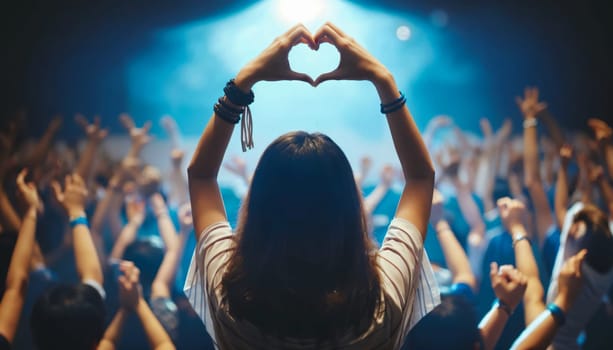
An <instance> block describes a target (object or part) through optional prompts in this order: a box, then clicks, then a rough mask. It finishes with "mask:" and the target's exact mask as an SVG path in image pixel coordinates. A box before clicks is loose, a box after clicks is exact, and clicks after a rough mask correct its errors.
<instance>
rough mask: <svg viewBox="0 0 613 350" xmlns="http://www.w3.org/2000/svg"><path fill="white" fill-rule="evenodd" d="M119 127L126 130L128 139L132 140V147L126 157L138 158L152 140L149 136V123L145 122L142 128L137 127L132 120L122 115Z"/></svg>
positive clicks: (124, 114)
mask: <svg viewBox="0 0 613 350" xmlns="http://www.w3.org/2000/svg"><path fill="white" fill-rule="evenodd" d="M119 121H120V122H121V125H123V127H124V128H125V129H126V130H128V132H129V134H130V139H131V140H132V146H131V148H130V151H129V152H128V155H127V156H128V157H137V158H138V157H139V156H140V152H141V151H142V149H143V147H145V145H147V144H148V143H149V142H151V140H152V136H151V135H150V134H149V131H150V130H151V125H152V124H151V121H147V122H145V124H143V126H142V127H140V128H139V127H137V126H136V124H135V123H134V120H133V119H132V117H130V115H128V114H126V113H123V114H121V115H120V116H119Z"/></svg>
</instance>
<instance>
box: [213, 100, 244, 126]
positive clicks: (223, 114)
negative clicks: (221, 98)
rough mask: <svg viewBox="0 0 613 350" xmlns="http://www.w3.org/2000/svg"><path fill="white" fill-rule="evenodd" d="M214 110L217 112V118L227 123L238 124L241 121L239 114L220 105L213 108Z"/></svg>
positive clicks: (217, 104)
mask: <svg viewBox="0 0 613 350" xmlns="http://www.w3.org/2000/svg"><path fill="white" fill-rule="evenodd" d="M213 110H214V111H215V115H216V116H218V117H219V118H221V120H223V121H225V122H227V123H230V124H236V123H238V122H239V121H240V120H241V117H240V115H239V114H236V113H233V112H232V111H230V110H228V109H226V108H225V107H224V106H223V105H221V104H220V103H216V104H215V106H213Z"/></svg>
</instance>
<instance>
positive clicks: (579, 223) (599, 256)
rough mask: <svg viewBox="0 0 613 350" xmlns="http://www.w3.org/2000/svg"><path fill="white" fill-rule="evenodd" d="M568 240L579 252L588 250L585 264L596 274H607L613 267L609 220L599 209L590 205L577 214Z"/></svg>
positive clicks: (611, 236)
mask: <svg viewBox="0 0 613 350" xmlns="http://www.w3.org/2000/svg"><path fill="white" fill-rule="evenodd" d="M567 240H568V242H567V244H571V245H573V246H575V247H576V248H577V250H581V249H587V255H586V256H585V262H586V263H587V264H588V265H589V266H590V267H591V268H593V269H594V270H595V271H596V272H598V273H601V274H602V273H607V272H609V271H610V270H611V267H613V235H611V229H610V226H609V218H608V217H607V216H606V215H605V214H604V213H603V212H602V211H601V210H600V209H598V207H596V206H594V205H589V204H588V205H586V206H585V207H584V208H583V209H581V210H580V211H579V212H578V213H577V214H575V216H574V218H573V221H572V224H571V226H570V228H569V230H568V238H567Z"/></svg>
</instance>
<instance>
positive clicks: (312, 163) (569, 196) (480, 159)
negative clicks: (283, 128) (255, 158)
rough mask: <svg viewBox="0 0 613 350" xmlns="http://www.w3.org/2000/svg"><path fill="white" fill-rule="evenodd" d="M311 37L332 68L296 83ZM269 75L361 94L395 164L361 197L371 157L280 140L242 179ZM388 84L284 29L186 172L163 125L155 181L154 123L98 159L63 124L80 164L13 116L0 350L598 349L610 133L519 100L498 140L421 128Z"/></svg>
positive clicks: (5, 157) (603, 336) (97, 144)
mask: <svg viewBox="0 0 613 350" xmlns="http://www.w3.org/2000/svg"><path fill="white" fill-rule="evenodd" d="M323 43H327V44H331V45H334V46H336V47H337V49H338V50H339V53H340V56H341V61H340V64H339V67H338V68H337V69H336V70H334V71H332V72H330V73H326V74H324V75H322V76H320V77H318V78H317V79H315V80H313V79H312V78H311V77H309V76H307V75H304V74H300V73H296V72H293V71H292V70H291V69H290V67H289V64H288V61H287V55H288V53H289V51H290V50H291V48H292V47H293V46H295V45H298V44H306V45H308V46H309V47H310V48H311V49H313V50H317V49H318V48H319V45H321V44H323ZM263 80H267V81H276V80H301V81H304V82H306V83H309V84H311V85H313V86H317V85H319V84H321V83H325V82H326V81H328V80H366V81H369V82H370V83H372V84H373V86H374V87H375V89H376V91H377V94H378V96H379V97H380V99H381V112H382V113H383V114H385V115H386V116H387V123H388V125H389V128H390V134H391V137H392V138H393V141H394V146H395V151H396V153H397V155H398V160H399V163H398V164H386V165H384V166H383V167H382V169H381V171H380V176H378V181H377V182H376V183H369V182H368V181H367V180H366V179H368V178H369V173H370V172H371V170H372V167H373V163H374V162H373V160H372V159H371V158H370V157H367V156H365V157H363V158H362V160H361V162H360V164H358V165H357V167H356V170H352V168H351V166H350V164H349V161H348V160H347V157H346V156H345V154H344V153H343V151H342V150H341V149H340V148H339V147H338V146H337V145H336V144H335V143H334V142H333V141H332V140H331V139H330V138H328V137H327V136H325V135H323V134H318V133H314V134H311V133H306V132H292V133H288V134H285V135H282V136H280V137H279V138H278V139H277V140H275V141H273V143H272V144H271V145H270V146H268V147H267V148H266V150H265V151H264V152H263V154H262V156H261V158H260V160H259V162H258V164H257V166H256V168H255V170H254V172H253V174H251V173H250V172H249V171H248V167H247V164H246V162H245V161H244V160H243V159H241V158H240V157H233V158H229V157H225V153H226V148H227V146H228V142H229V140H230V137H231V136H232V134H233V130H234V126H235V125H236V124H238V123H241V122H242V124H241V136H242V140H243V141H244V142H243V144H244V147H246V148H249V146H250V138H251V137H250V134H251V132H252V130H251V127H250V122H251V118H252V116H251V115H250V111H249V109H248V105H249V104H250V103H251V102H253V92H252V86H253V85H255V84H256V83H257V82H259V81H263ZM398 90H399V88H398V87H397V86H396V83H395V81H394V78H393V76H392V75H391V73H389V71H388V70H387V69H386V68H385V67H384V66H383V65H382V64H381V63H380V62H379V61H378V60H377V59H376V58H374V57H372V55H370V54H369V53H368V52H367V51H366V50H365V49H364V48H362V47H361V46H360V45H359V44H358V43H356V42H355V40H353V39H352V38H351V37H349V36H348V35H347V34H345V33H344V32H343V31H342V30H341V29H340V28H338V27H336V26H335V25H334V24H332V23H327V24H325V25H323V26H322V28H320V29H319V31H318V32H317V33H314V34H311V33H310V32H308V30H307V29H306V28H305V27H303V26H301V25H297V26H295V27H293V28H292V29H290V30H289V31H288V32H287V33H285V34H283V35H281V36H279V37H278V38H277V39H275V41H274V42H273V43H272V44H271V46H270V47H268V48H267V49H266V50H265V51H264V52H262V53H261V54H260V55H259V56H257V57H256V58H255V59H254V60H253V61H251V62H250V63H248V64H247V65H246V66H245V67H243V68H242V69H241V70H240V71H239V73H238V74H237V76H236V78H235V79H234V80H231V81H230V82H228V84H227V85H226V88H225V89H224V96H223V97H221V98H220V99H219V100H218V103H217V104H215V106H214V114H213V116H212V117H211V118H210V120H209V122H208V124H207V127H206V129H205V130H204V132H203V134H202V136H201V139H200V142H199V143H198V146H197V147H196V149H195V152H194V156H193V158H192V160H191V162H190V164H189V165H188V166H186V165H185V164H184V162H183V158H184V154H185V153H186V150H185V149H182V148H181V147H182V144H183V142H182V141H181V133H180V126H179V125H178V124H177V123H176V122H175V120H174V119H173V118H171V117H164V118H162V120H161V125H162V126H163V127H164V129H165V130H166V132H167V134H168V136H169V138H170V140H171V142H170V144H171V145H172V147H171V148H169V149H168V153H167V155H166V157H167V158H168V164H169V171H166V170H165V169H158V168H156V167H154V166H152V165H149V164H146V163H145V162H144V160H143V159H142V157H141V153H142V150H143V149H144V148H145V147H147V145H148V144H150V143H152V142H155V141H153V140H152V137H151V135H150V128H151V125H152V124H151V122H147V123H145V124H144V125H142V126H138V125H136V124H135V122H134V121H133V119H132V118H131V117H130V116H129V115H127V114H122V115H121V116H120V117H119V118H120V121H121V123H122V125H123V126H124V127H125V129H126V131H127V135H126V136H127V137H129V139H130V143H131V146H130V148H129V149H127V150H126V152H125V155H124V156H123V157H122V158H120V159H113V158H112V157H110V156H109V155H108V153H106V152H105V150H104V148H105V147H104V145H105V142H104V141H105V139H106V137H107V136H108V131H107V130H106V129H104V127H103V126H102V125H101V124H102V122H101V121H100V119H99V118H95V119H94V120H93V121H90V120H87V119H86V118H85V117H84V116H81V115H78V116H77V117H76V118H75V122H76V123H78V124H79V125H81V126H82V129H83V137H82V139H83V141H84V142H83V147H81V148H76V147H74V148H73V147H66V146H65V143H61V142H57V141H61V140H58V138H57V134H58V132H59V131H60V129H61V125H62V121H61V119H59V118H56V119H54V120H53V121H52V122H51V123H50V124H49V126H48V128H47V130H46V132H45V133H44V135H43V136H42V137H40V138H38V139H32V138H28V137H27V136H29V135H26V134H24V133H25V132H26V130H25V129H24V128H23V127H24V125H25V119H24V117H23V116H17V117H15V118H11V119H10V120H8V121H7V123H6V125H3V126H2V130H1V132H0V180H1V182H0V184H1V186H0V242H1V244H0V249H1V253H0V259H1V261H2V265H1V266H2V268H1V269H0V271H1V275H0V280H1V281H2V284H1V289H0V293H1V302H0V349H11V348H13V349H41V350H43V349H75V350H76V349H115V348H117V349H140V348H155V349H174V348H179V349H203V348H205V349H212V348H214V347H215V348H220V349H251V348H253V349H337V348H355V349H510V348H512V349H545V348H551V349H579V348H585V349H606V348H613V337H611V336H609V334H608V333H609V332H610V330H611V329H613V305H612V304H611V302H610V298H611V297H613V236H612V234H611V228H612V227H613V220H612V216H613V187H612V180H613V128H611V127H610V126H609V125H608V124H607V123H606V122H604V121H603V120H600V119H589V120H587V126H588V127H589V130H590V132H589V133H584V132H581V131H576V130H575V131H571V130H565V129H563V127H562V126H561V125H559V124H558V122H557V121H556V118H555V117H554V116H553V115H552V114H551V113H550V111H549V109H548V106H547V104H546V103H545V102H543V101H542V99H541V98H540V96H539V90H538V89H537V88H526V89H525V91H524V94H523V96H522V97H517V98H516V103H517V106H518V117H517V119H516V120H505V121H504V123H503V124H502V126H501V127H500V128H499V129H498V130H494V128H493V127H492V125H491V123H490V121H489V120H488V119H485V118H484V119H482V120H480V129H481V131H482V135H474V134H472V133H470V132H467V131H465V130H461V129H460V128H459V127H457V126H456V124H455V123H454V120H453V119H452V118H451V117H449V116H435V117H433V118H432V119H431V120H430V121H429V123H428V126H427V128H426V130H424V132H423V133H420V132H419V130H418V129H417V127H416V126H415V123H414V121H413V118H412V116H411V114H410V112H409V109H408V108H407V107H406V103H407V101H406V98H405V97H404V95H403V94H402V93H399V91H398ZM253 118H265V116H260V115H258V116H253ZM513 125H521V128H519V130H513ZM297 127H299V125H297ZM345 151H347V152H351V150H345ZM390 151H392V150H390ZM224 161H225V162H224ZM222 166H223V167H224V168H225V169H226V170H227V171H228V172H229V173H233V174H235V175H236V176H238V177H239V178H240V179H241V180H242V181H244V182H245V184H246V185H247V186H248V188H249V190H248V192H247V194H246V195H245V196H244V197H242V198H241V197H240V196H237V195H236V194H235V193H234V192H233V190H232V189H228V188H223V187H221V186H220V184H219V183H218V180H219V179H218V175H219V171H220V169H221V167H222ZM186 169H187V171H186ZM370 177H372V176H370Z"/></svg>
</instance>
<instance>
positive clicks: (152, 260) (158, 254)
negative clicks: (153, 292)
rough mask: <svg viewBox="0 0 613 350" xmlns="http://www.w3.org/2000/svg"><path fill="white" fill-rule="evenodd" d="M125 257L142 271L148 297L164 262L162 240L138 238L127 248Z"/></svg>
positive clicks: (157, 238) (145, 293)
mask: <svg viewBox="0 0 613 350" xmlns="http://www.w3.org/2000/svg"><path fill="white" fill-rule="evenodd" d="M123 257H124V259H125V260H128V261H132V262H134V265H136V266H137V267H138V268H139V269H140V279H141V281H142V285H143V294H144V295H145V296H148V295H149V292H150V287H151V283H152V282H153V280H154V279H155V275H156V274H157V271H158V269H159V268H160V265H161V264H162V260H164V244H163V242H162V240H161V239H160V238H159V237H157V236H152V237H147V238H138V239H136V240H135V241H134V242H132V243H130V245H128V246H127V247H126V251H125V252H124V255H123Z"/></svg>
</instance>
